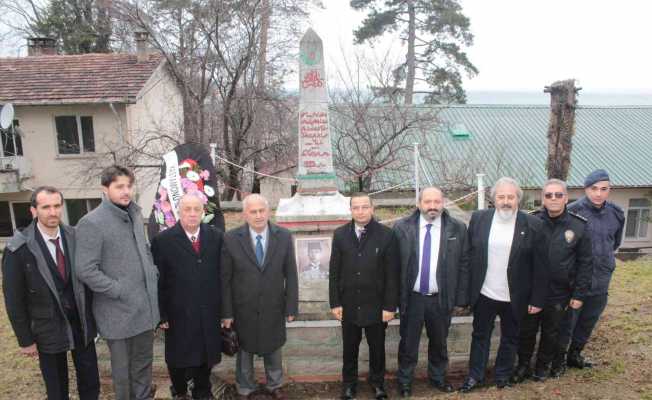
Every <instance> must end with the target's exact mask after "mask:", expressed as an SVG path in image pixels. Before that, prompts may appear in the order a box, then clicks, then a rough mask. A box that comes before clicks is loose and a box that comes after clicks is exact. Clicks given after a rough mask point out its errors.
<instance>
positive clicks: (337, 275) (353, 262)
mask: <svg viewBox="0 0 652 400" xmlns="http://www.w3.org/2000/svg"><path fill="white" fill-rule="evenodd" d="M398 264H399V262H398V248H397V245H396V239H395V238H394V236H393V234H392V230H391V229H390V228H388V227H386V226H384V225H382V224H380V223H378V222H376V220H371V222H369V223H368V224H367V226H366V233H365V235H364V236H363V238H362V241H359V240H358V238H357V236H356V233H355V223H354V222H353V221H351V222H349V223H348V224H346V225H343V226H341V227H339V228H337V229H336V230H335V232H334V233H333V246H332V251H331V258H330V268H329V294H330V305H331V308H335V307H340V306H342V307H343V313H344V314H343V319H344V320H345V321H347V322H352V323H354V324H356V325H358V326H367V325H371V324H375V323H380V322H382V316H383V315H382V314H383V313H382V312H383V310H385V311H391V312H395V311H396V307H397V305H398V277H399V266H398Z"/></svg>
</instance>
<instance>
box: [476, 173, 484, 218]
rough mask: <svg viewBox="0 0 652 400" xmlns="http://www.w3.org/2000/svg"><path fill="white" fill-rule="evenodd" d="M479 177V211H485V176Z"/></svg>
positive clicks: (479, 175) (478, 175) (480, 175)
mask: <svg viewBox="0 0 652 400" xmlns="http://www.w3.org/2000/svg"><path fill="white" fill-rule="evenodd" d="M476 176H477V177H478V210H484V174H477V175H476Z"/></svg>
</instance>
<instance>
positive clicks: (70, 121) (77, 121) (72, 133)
mask: <svg viewBox="0 0 652 400" xmlns="http://www.w3.org/2000/svg"><path fill="white" fill-rule="evenodd" d="M54 122H55V125H56V128H57V148H58V150H59V154H83V153H93V152H95V133H94V132H93V117H90V116H78V115H59V116H56V117H54Z"/></svg>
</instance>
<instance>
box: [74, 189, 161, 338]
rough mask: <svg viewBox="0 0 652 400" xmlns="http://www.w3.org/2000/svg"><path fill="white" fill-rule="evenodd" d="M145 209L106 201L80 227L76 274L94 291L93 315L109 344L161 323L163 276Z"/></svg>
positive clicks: (89, 214) (132, 203)
mask: <svg viewBox="0 0 652 400" xmlns="http://www.w3.org/2000/svg"><path fill="white" fill-rule="evenodd" d="M142 221H143V218H142V216H141V213H140V207H138V205H136V204H135V203H134V202H131V203H130V204H129V207H128V209H127V211H125V210H123V209H121V208H120V207H118V206H116V205H115V204H113V203H112V202H111V201H110V200H108V199H107V198H106V197H105V198H104V199H103V200H102V203H101V204H100V205H99V206H98V207H97V208H96V209H94V210H93V211H91V212H89V213H88V214H86V215H85V216H84V217H83V218H82V219H81V220H80V221H79V223H78V224H77V249H76V252H75V254H76V257H75V258H76V264H77V268H76V270H75V272H76V274H77V277H78V278H79V279H80V280H81V281H82V282H84V283H85V284H86V285H87V286H88V287H89V288H90V289H91V290H92V291H93V314H94V315H95V321H96V323H97V329H98V331H99V333H100V335H101V336H102V337H103V338H105V339H126V338H130V337H133V336H136V335H138V334H140V333H143V332H145V331H148V330H153V329H154V328H155V327H156V326H157V325H158V323H159V320H160V319H159V308H158V293H157V292H158V289H157V281H158V271H157V269H156V267H155V266H154V263H153V261H152V255H151V252H150V250H149V245H148V243H147V240H146V239H145V231H144V227H143V223H142Z"/></svg>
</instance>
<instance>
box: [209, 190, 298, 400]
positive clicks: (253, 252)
mask: <svg viewBox="0 0 652 400" xmlns="http://www.w3.org/2000/svg"><path fill="white" fill-rule="evenodd" d="M242 207H243V216H244V219H245V221H246V223H245V224H244V225H242V226H241V227H239V228H236V229H233V230H230V231H229V232H227V233H226V234H225V235H224V243H223V246H222V310H223V312H222V323H223V325H224V326H226V327H229V326H231V324H235V330H236V332H237V333H238V338H239V340H240V351H239V352H238V354H237V358H236V387H237V389H238V394H239V395H240V397H243V398H246V397H247V396H248V395H249V394H251V393H252V392H254V391H255V390H256V380H255V378H254V365H253V362H254V359H253V357H254V354H258V355H260V356H262V357H263V359H264V362H265V375H266V377H267V384H266V385H265V386H266V388H267V390H268V391H269V392H271V394H272V396H273V397H274V398H276V399H284V398H286V396H285V394H284V393H283V391H282V390H281V386H282V384H283V364H282V359H281V347H282V346H283V344H285V340H286V331H285V322H286V321H287V322H291V321H293V320H294V317H295V316H296V315H297V312H298V307H299V285H298V279H297V265H296V260H295V259H294V246H293V243H292V234H291V233H290V232H289V231H288V230H287V229H285V228H282V227H279V226H277V225H275V224H272V223H270V222H269V204H268V203H267V199H265V198H264V197H263V196H261V195H258V194H252V195H249V196H247V197H246V198H245V199H244V201H243V202H242Z"/></svg>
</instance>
